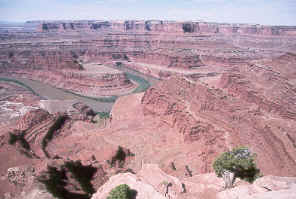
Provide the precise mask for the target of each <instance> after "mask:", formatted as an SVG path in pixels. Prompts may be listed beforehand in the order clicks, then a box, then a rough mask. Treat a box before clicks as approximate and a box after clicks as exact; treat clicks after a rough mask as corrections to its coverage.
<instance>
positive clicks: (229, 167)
mask: <svg viewBox="0 0 296 199" xmlns="http://www.w3.org/2000/svg"><path fill="white" fill-rule="evenodd" d="M255 158H256V154H255V153H251V152H250V150H249V149H248V148H246V147H238V148H235V149H233V150H232V151H227V152H224V153H222V154H221V155H220V156H219V157H218V158H217V159H216V160H215V162H214V164H213V168H214V170H215V172H216V174H217V176H218V177H223V180H224V181H225V187H226V188H229V187H232V186H233V183H234V181H235V178H237V177H238V178H240V179H243V180H246V181H248V182H253V181H254V180H255V179H256V178H257V177H258V176H259V173H260V170H259V169H258V168H257V167H256V164H255Z"/></svg>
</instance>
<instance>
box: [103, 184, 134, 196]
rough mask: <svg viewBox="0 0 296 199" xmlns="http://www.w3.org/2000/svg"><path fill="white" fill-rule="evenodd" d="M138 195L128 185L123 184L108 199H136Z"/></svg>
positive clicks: (114, 189)
mask: <svg viewBox="0 0 296 199" xmlns="http://www.w3.org/2000/svg"><path fill="white" fill-rule="evenodd" d="M136 194H137V192H136V191H135V190H132V189H130V188H129V186H128V185H127V184H121V185H118V186H117V187H115V188H113V189H112V190H111V192H110V193H109V196H108V197H107V199H134V198H135V196H136Z"/></svg>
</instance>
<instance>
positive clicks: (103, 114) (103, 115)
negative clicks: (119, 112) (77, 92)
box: [97, 112, 110, 119]
mask: <svg viewBox="0 0 296 199" xmlns="http://www.w3.org/2000/svg"><path fill="white" fill-rule="evenodd" d="M97 114H98V115H99V116H100V118H101V119H106V118H110V112H98V113H97Z"/></svg>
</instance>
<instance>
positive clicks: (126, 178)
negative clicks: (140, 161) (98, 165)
mask: <svg viewBox="0 0 296 199" xmlns="http://www.w3.org/2000/svg"><path fill="white" fill-rule="evenodd" d="M120 184H127V185H128V186H129V187H130V188H131V189H133V190H135V191H137V196H136V197H137V198H139V199H151V198H155V199H165V198H166V197H164V196H162V195H161V194H160V193H158V192H157V191H156V190H155V189H154V188H153V186H151V185H149V184H147V183H145V182H142V181H141V180H140V179H139V178H138V177H137V176H135V175H134V174H131V173H123V174H118V175H115V176H112V177H111V178H110V179H109V181H108V182H107V183H106V184H104V185H103V186H102V187H100V188H99V189H98V191H97V193H95V194H94V195H93V196H92V199H105V198H106V197H107V196H108V195H109V192H110V191H111V190H112V189H113V188H115V187H116V186H118V185H120Z"/></svg>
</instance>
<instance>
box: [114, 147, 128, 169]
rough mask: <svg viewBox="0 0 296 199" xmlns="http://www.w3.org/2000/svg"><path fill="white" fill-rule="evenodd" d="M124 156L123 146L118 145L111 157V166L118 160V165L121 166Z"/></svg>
mask: <svg viewBox="0 0 296 199" xmlns="http://www.w3.org/2000/svg"><path fill="white" fill-rule="evenodd" d="M126 156H127V155H126V154H125V152H124V150H123V148H122V147H121V146H119V147H118V149H117V151H116V154H115V155H114V156H113V157H112V160H111V166H114V165H115V163H116V162H117V161H118V162H119V165H120V167H122V166H123V164H124V162H125V158H126Z"/></svg>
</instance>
